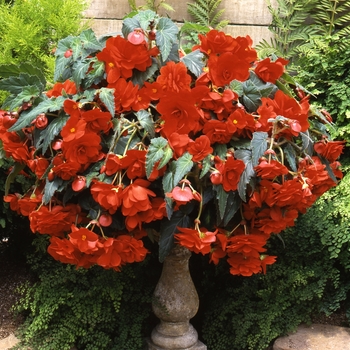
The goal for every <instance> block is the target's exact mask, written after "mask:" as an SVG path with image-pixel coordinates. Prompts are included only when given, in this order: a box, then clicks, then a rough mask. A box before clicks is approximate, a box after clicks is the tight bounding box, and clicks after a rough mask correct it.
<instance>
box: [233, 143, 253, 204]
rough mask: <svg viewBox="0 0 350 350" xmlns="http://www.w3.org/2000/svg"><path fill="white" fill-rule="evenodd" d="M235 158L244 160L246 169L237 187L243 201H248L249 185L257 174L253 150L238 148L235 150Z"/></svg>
mask: <svg viewBox="0 0 350 350" xmlns="http://www.w3.org/2000/svg"><path fill="white" fill-rule="evenodd" d="M235 158H237V159H240V160H242V161H243V162H244V164H245V169H244V171H243V173H242V175H241V178H240V180H239V182H238V188H237V189H238V194H239V196H240V197H241V198H242V200H243V201H246V197H247V196H246V191H247V185H248V183H249V182H250V180H251V179H252V177H254V176H255V171H254V169H253V160H252V159H253V158H252V151H250V150H245V149H238V150H236V151H235Z"/></svg>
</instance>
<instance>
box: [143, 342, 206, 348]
mask: <svg viewBox="0 0 350 350" xmlns="http://www.w3.org/2000/svg"><path fill="white" fill-rule="evenodd" d="M146 341H147V347H146V349H145V350H207V346H206V345H204V344H203V343H202V342H201V341H199V340H198V341H197V343H196V344H194V345H192V346H191V347H190V348H161V347H159V346H157V345H154V344H153V343H152V340H151V339H146Z"/></svg>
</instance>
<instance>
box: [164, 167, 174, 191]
mask: <svg viewBox="0 0 350 350" xmlns="http://www.w3.org/2000/svg"><path fill="white" fill-rule="evenodd" d="M175 171H176V164H175V162H172V163H170V164H169V167H168V169H167V171H166V172H165V174H164V176H163V182H162V184H163V190H164V193H168V192H171V191H172V190H173V188H174V187H175V184H174V176H175Z"/></svg>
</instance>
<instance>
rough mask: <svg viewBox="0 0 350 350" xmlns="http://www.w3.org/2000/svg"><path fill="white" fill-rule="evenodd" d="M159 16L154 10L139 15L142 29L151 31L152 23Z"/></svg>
mask: <svg viewBox="0 0 350 350" xmlns="http://www.w3.org/2000/svg"><path fill="white" fill-rule="evenodd" d="M157 17H158V15H157V14H156V13H155V12H154V11H152V10H145V11H141V12H139V13H138V14H137V16H136V18H137V20H138V21H139V23H140V27H139V28H142V29H143V30H145V31H147V30H148V29H149V24H150V22H153V21H154V20H155V19H156V18H157Z"/></svg>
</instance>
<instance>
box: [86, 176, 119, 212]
mask: <svg viewBox="0 0 350 350" xmlns="http://www.w3.org/2000/svg"><path fill="white" fill-rule="evenodd" d="M90 191H91V194H92V198H93V199H94V200H95V201H96V202H97V203H98V204H100V206H101V207H102V208H103V209H105V210H108V212H109V213H110V214H114V213H115V212H116V211H117V209H118V208H119V207H120V206H121V204H122V195H123V191H122V187H121V186H115V185H112V184H107V183H105V182H101V181H97V180H93V184H92V186H91V187H90Z"/></svg>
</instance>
